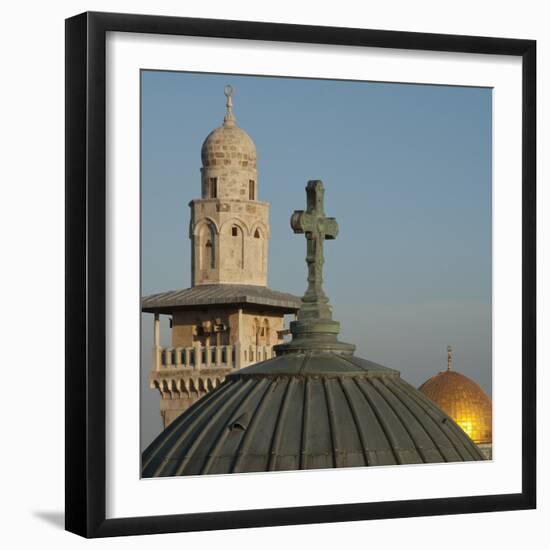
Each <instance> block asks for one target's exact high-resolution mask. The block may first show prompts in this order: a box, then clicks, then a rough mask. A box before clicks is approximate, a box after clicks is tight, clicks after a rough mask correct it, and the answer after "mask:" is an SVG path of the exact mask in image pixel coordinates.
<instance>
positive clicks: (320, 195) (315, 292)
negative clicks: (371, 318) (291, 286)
mask: <svg viewBox="0 0 550 550" xmlns="http://www.w3.org/2000/svg"><path fill="white" fill-rule="evenodd" d="M306 194H307V210H306V211H305V212H304V211H303V210H295V211H294V213H293V214H292V217H291V219H290V225H291V227H292V229H293V230H294V233H305V236H306V239H307V255H306V263H307V266H308V276H307V281H308V288H307V290H306V293H305V294H304V297H303V298H302V301H303V302H304V307H302V310H303V311H302V310H300V315H301V316H302V317H305V318H312V317H318V318H328V319H330V318H331V312H330V307H329V306H328V305H327V304H328V298H327V296H326V294H325V292H324V290H323V264H324V263H325V257H324V253H323V244H324V241H325V239H335V238H336V236H337V235H338V223H337V222H336V219H335V218H327V217H326V216H325V210H324V204H323V199H324V194H325V189H324V187H323V182H322V181H319V180H313V181H309V182H308V184H307V187H306Z"/></svg>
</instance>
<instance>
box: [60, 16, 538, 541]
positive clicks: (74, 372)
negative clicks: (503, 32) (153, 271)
mask: <svg viewBox="0 0 550 550" xmlns="http://www.w3.org/2000/svg"><path fill="white" fill-rule="evenodd" d="M108 31H120V32H132V33H149V34H168V35H188V36H201V37H218V38H240V39H247V40H272V41H282V42H297V43H315V44H332V45H354V46H371V47H379V48H401V49H406V50H432V51H446V52H462V53H482V54H497V55H507V56H519V57H520V58H521V60H522V71H523V75H522V79H523V82H522V86H523V90H522V92H523V99H522V105H523V120H522V186H523V187H522V201H523V203H522V228H523V242H522V261H523V266H522V276H523V283H522V284H523V288H522V299H523V303H522V316H523V317H522V338H523V341H522V384H523V385H522V415H523V416H522V491H521V492H520V493H516V494H500V495H487V496H470V497H459V498H445V499H424V500H407V501H394V502H376V503H368V502H367V503H360V504H344V505H319V506H307V507H298V508H296V507H294V508H282V509H281V508H277V509H258V510H247V511H224V512H213V513H196V514H184V515H165V516H151V517H126V518H119V519H106V514H105V509H106V507H105V499H106V486H105V472H106V467H105V457H106V442H105V433H106V426H105V421H106V414H105V405H106V386H105V381H106V361H105V352H106V318H105V315H106V298H105V296H106V292H105V291H106V241H105V238H106V229H105V222H106V202H105V201H106V192H105V191H106V190H105V181H106V176H105V155H106V153H105V137H106V136H105V130H106V119H105V117H106V112H105V85H106V74H105V69H106V66H105V43H106V33H107V32H108ZM65 61H66V366H65V373H66V374H65V376H66V402H65V407H66V423H65V429H66V480H65V481H66V483H65V487H66V489H65V491H66V496H65V503H66V510H65V513H66V529H67V530H69V531H72V532H73V533H76V534H79V535H82V536H85V537H108V536H118V535H136V534H153V533H169V532H179V531H199V530H214V529H236V528H245V527H260V526H275V525H291V524H306V523H321V522H341V521H356V520H366V519H382V518H400V517H414V516H428V515H442V514H462V513H474V512H491V511H503V510H520V509H532V508H535V507H536V414H535V413H536V366H535V365H536V351H535V350H536V330H535V329H536V301H535V300H536V248H535V246H536V196H535V193H536V120H535V115H536V42H535V41H534V40H517V39H506V38H488V37H478V36H455V35H438V34H424V33H412V32H395V31H383V30H364V29H353V28H333V27H315V26H303V25H288V24H273V23H256V22H245V21H224V20H212V19H191V18H180V17H164V16H147V15H129V14H117V13H93V12H89V13H83V14H80V15H77V16H75V17H72V18H70V19H67V20H66V59H65Z"/></svg>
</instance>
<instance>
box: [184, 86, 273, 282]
mask: <svg viewBox="0 0 550 550" xmlns="http://www.w3.org/2000/svg"><path fill="white" fill-rule="evenodd" d="M225 95H226V97H227V104H226V107H227V112H226V114H225V118H224V121H223V124H222V126H220V127H219V128H216V129H215V130H214V131H213V132H211V133H210V135H209V136H208V137H207V138H206V140H205V142H204V143H203V146H202V150H201V157H202V168H201V183H202V185H201V198H200V199H195V200H192V201H191V202H190V203H189V206H190V208H191V223H190V228H189V233H190V234H189V236H190V238H191V242H192V261H191V280H192V285H193V286H198V285H209V284H219V283H222V284H223V283H228V284H245V285H246V284H248V285H259V286H266V285H267V247H268V241H269V204H268V203H266V202H260V201H259V200H258V172H257V170H256V146H255V145H254V142H253V141H252V139H250V136H249V135H248V134H247V133H246V132H245V131H244V130H242V129H241V128H239V127H238V126H237V123H236V120H235V117H234V116H233V101H232V95H233V89H232V88H231V86H226V88H225Z"/></svg>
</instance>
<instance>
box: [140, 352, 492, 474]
mask: <svg viewBox="0 0 550 550" xmlns="http://www.w3.org/2000/svg"><path fill="white" fill-rule="evenodd" d="M482 459H483V456H482V455H481V453H480V451H479V450H478V448H477V447H476V446H475V445H474V444H473V443H472V441H471V440H470V439H469V438H468V436H466V434H465V433H464V432H463V431H462V430H461V429H460V428H459V427H458V426H457V425H456V424H455V423H454V422H453V420H452V419H451V418H450V417H449V416H447V415H446V414H445V413H443V412H442V411H441V409H439V408H438V407H437V406H436V405H435V404H434V403H432V402H431V401H430V400H429V399H428V398H426V397H425V396H424V395H423V394H422V393H420V392H419V391H418V390H416V389H415V388H414V387H413V386H411V385H410V384H408V383H407V382H405V381H404V380H402V379H401V377H400V375H399V373H398V372H397V371H394V370H391V369H387V368H385V367H382V366H380V365H377V364H375V363H371V362H370V361H366V360H364V359H360V358H358V357H354V356H349V357H346V356H343V355H338V354H329V353H323V354H313V353H307V354H301V353H296V354H287V355H282V356H280V357H276V358H275V359H271V360H268V361H264V362H263V363H258V364H256V365H252V366H251V367H248V368H246V369H243V370H241V371H238V372H236V373H234V374H232V375H230V376H229V377H228V378H227V379H226V381H225V382H224V383H223V384H222V385H221V386H219V387H218V388H217V389H216V390H215V391H213V392H211V393H210V394H208V395H207V396H205V397H203V398H202V399H201V400H199V401H198V402H197V403H196V404H195V405H194V406H193V407H192V408H190V409H189V410H188V411H186V412H185V413H184V414H182V415H181V416H180V417H179V418H177V419H176V420H175V421H174V422H173V423H172V424H171V425H170V426H169V427H168V428H167V429H166V430H165V431H164V432H163V433H162V434H161V435H160V436H159V437H158V438H157V439H156V440H155V441H154V442H153V443H152V444H151V445H150V446H149V447H148V448H147V450H146V451H145V453H144V454H143V476H144V477H157V476H177V475H197V474H227V473H233V472H259V471H270V470H300V469H313V468H333V467H345V466H380V465H389V464H416V463H425V462H457V461H466V460H482Z"/></svg>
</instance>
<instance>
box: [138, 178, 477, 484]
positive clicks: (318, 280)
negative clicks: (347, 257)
mask: <svg viewBox="0 0 550 550" xmlns="http://www.w3.org/2000/svg"><path fill="white" fill-rule="evenodd" d="M306 191H307V206H308V207H307V210H306V211H305V212H304V211H296V212H295V213H294V215H293V216H292V219H291V225H292V228H293V229H294V231H295V232H296V233H305V235H306V239H307V257H306V262H307V264H308V289H307V290H306V293H305V295H304V297H303V298H302V307H301V308H300V311H299V313H298V318H297V320H296V321H293V322H292V323H291V324H290V330H291V332H292V336H293V338H292V341H291V342H288V343H284V344H280V345H279V346H276V348H275V349H276V353H277V357H276V358H274V359H270V360H268V361H264V362H262V363H257V364H255V365H252V366H250V367H248V368H245V369H242V370H239V371H236V372H234V373H233V374H231V375H229V376H228V377H227V379H226V380H225V382H224V383H223V384H222V385H220V386H218V387H217V388H216V389H215V390H214V391H213V392H211V393H210V394H208V395H206V396H205V397H203V398H202V399H200V400H199V401H197V403H195V405H194V406H192V407H191V408H190V409H188V410H187V411H185V412H184V413H183V414H182V415H181V416H180V417H178V418H177V419H176V420H175V421H174V422H173V423H172V424H171V425H170V426H169V427H168V428H167V429H166V430H164V432H162V433H161V434H160V435H159V436H158V437H157V439H155V441H153V443H151V445H149V447H148V448H147V449H146V450H145V452H144V453H143V464H142V466H143V471H142V473H143V476H144V477H158V476H177V475H196V474H226V473H233V472H259V471H270V470H302V469H313V468H333V467H345V466H378V465H390V464H417V463H428V462H457V461H469V460H483V459H484V457H483V455H482V454H481V452H480V450H479V449H478V448H477V447H476V445H475V444H474V443H473V442H472V441H471V439H470V438H469V437H468V436H467V435H466V434H465V433H464V432H463V431H462V429H461V428H460V427H459V426H458V425H457V424H456V423H455V422H454V421H453V420H452V419H451V418H450V417H449V416H447V415H446V414H445V413H444V412H443V411H442V410H441V409H439V408H438V407H437V405H435V404H434V403H433V402H432V401H430V400H429V399H428V398H427V397H426V396H425V395H423V394H422V393H421V392H419V391H418V390H417V389H416V388H414V387H413V386H411V385H410V384H408V383H407V382H405V381H404V380H402V379H401V376H400V374H399V372H398V371H396V370H393V369H388V368H386V367H383V366H381V365H377V364H376V363H372V362H370V361H367V360H365V359H360V358H359V357H355V356H354V355H353V352H354V350H355V346H354V345H352V344H347V343H344V342H340V341H339V340H338V338H337V336H338V333H339V328H340V325H339V323H338V322H337V321H335V320H333V319H332V312H331V308H330V306H329V305H328V298H327V297H326V295H325V293H324V291H323V288H322V280H323V279H322V267H323V263H324V258H323V242H324V240H325V239H331V238H332V239H333V238H335V237H336V235H337V234H338V225H337V224H336V220H334V219H333V218H327V217H325V214H324V210H323V192H324V189H323V185H322V183H321V182H320V181H310V182H309V183H308V185H307V187H306Z"/></svg>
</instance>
